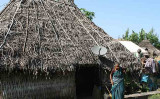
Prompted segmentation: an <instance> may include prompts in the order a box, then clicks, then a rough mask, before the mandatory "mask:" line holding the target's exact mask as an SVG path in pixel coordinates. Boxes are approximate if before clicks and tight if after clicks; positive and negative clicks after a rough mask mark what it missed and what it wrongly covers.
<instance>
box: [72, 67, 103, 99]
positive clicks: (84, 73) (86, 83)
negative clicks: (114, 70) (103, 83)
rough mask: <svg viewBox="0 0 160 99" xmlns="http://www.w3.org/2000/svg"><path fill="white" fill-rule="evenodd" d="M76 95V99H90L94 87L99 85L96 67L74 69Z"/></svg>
mask: <svg viewBox="0 0 160 99" xmlns="http://www.w3.org/2000/svg"><path fill="white" fill-rule="evenodd" d="M75 77H76V95H77V99H91V98H87V97H92V92H93V88H94V85H98V84H99V81H100V79H99V68H98V66H78V67H76V76H75Z"/></svg>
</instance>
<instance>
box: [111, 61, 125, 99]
mask: <svg viewBox="0 0 160 99" xmlns="http://www.w3.org/2000/svg"><path fill="white" fill-rule="evenodd" d="M110 80H111V84H112V89H111V91H112V99H124V77H123V69H122V67H120V66H119V63H116V65H115V66H114V69H113V70H112V72H111V74H110Z"/></svg>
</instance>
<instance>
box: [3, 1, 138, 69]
mask: <svg viewBox="0 0 160 99" xmlns="http://www.w3.org/2000/svg"><path fill="white" fill-rule="evenodd" d="M0 44H1V45H0V55H1V59H0V66H1V68H3V67H5V68H15V67H18V68H23V69H26V68H29V69H37V68H40V69H42V70H44V69H46V68H49V69H59V68H60V69H62V70H66V69H67V70H71V69H72V65H74V64H97V56H95V55H94V54H93V53H92V52H91V47H93V46H95V45H102V46H105V47H107V48H108V49H109V51H108V53H107V55H106V56H107V58H108V60H112V61H116V60H118V61H120V62H121V63H122V66H124V67H127V66H130V64H131V63H133V64H135V65H134V66H135V67H136V66H137V67H138V66H139V65H138V63H137V59H136V58H135V57H134V56H133V55H132V54H131V53H130V52H129V51H128V50H127V49H126V48H125V47H124V46H123V45H121V44H120V43H119V42H117V41H112V38H111V37H110V36H109V35H107V34H106V33H105V32H104V31H103V30H102V29H101V28H99V27H97V26H96V25H95V24H94V23H93V22H91V21H90V20H89V19H87V18H86V17H85V16H84V15H83V14H82V13H81V11H80V10H79V9H78V8H77V7H76V5H75V4H74V3H73V0H11V1H10V2H9V4H8V5H7V6H6V8H5V9H4V10H3V11H2V12H1V13H0Z"/></svg>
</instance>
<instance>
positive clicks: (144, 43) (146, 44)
mask: <svg viewBox="0 0 160 99" xmlns="http://www.w3.org/2000/svg"><path fill="white" fill-rule="evenodd" d="M139 46H140V47H142V48H144V49H145V48H147V49H148V51H149V52H150V54H151V56H153V55H152V54H153V52H154V51H155V52H156V54H157V55H158V56H159V55H160V50H158V49H157V48H155V47H154V46H153V45H152V44H151V43H150V41H149V40H143V41H142V42H141V43H139Z"/></svg>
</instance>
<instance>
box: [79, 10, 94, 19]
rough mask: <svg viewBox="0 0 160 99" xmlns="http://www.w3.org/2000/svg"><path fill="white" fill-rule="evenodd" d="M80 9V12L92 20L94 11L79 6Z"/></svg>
mask: <svg viewBox="0 0 160 99" xmlns="http://www.w3.org/2000/svg"><path fill="white" fill-rule="evenodd" d="M80 10H81V12H82V13H83V14H84V15H85V16H86V17H87V18H88V19H90V20H91V21H92V20H93V18H94V17H95V13H94V12H90V11H87V10H86V9H84V8H81V9H80Z"/></svg>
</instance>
